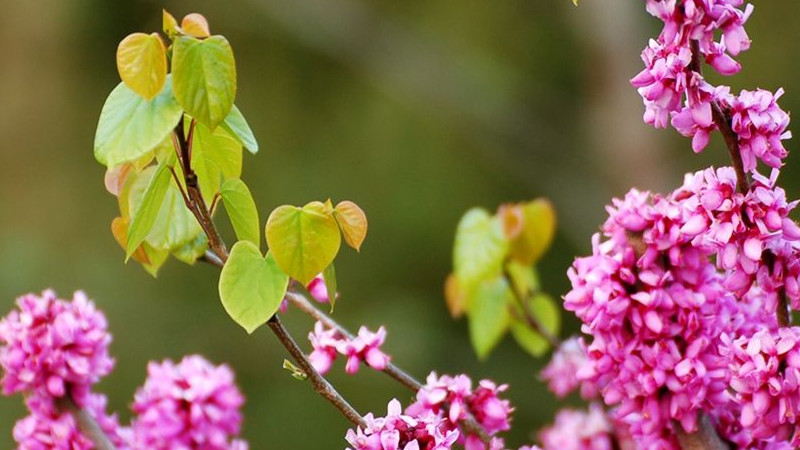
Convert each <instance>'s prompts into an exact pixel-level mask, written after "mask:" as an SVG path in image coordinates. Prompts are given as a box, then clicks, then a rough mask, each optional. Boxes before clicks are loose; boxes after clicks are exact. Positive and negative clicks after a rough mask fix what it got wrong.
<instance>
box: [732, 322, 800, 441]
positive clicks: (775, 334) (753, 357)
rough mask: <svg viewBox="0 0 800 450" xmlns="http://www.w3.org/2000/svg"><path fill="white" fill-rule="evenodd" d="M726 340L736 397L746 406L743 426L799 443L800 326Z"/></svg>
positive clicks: (760, 436) (764, 435)
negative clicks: (796, 426) (797, 426)
mask: <svg viewBox="0 0 800 450" xmlns="http://www.w3.org/2000/svg"><path fill="white" fill-rule="evenodd" d="M722 340H723V344H724V345H723V350H724V352H725V353H726V354H727V356H728V357H729V360H730V364H731V365H730V369H731V371H732V372H733V376H732V378H731V381H730V385H731V387H732V388H733V390H734V399H735V401H736V402H737V403H738V404H740V405H741V413H740V416H739V423H740V424H741V426H742V427H743V428H744V429H747V430H749V431H751V433H752V435H753V437H754V438H756V439H769V438H775V439H776V440H778V441H786V440H788V439H790V438H791V439H792V440H791V444H792V445H794V446H797V445H800V435H798V434H797V433H794V428H795V426H794V425H795V424H797V423H798V422H800V327H784V328H780V329H778V330H777V331H770V330H762V331H758V332H756V333H755V334H754V335H753V336H752V337H746V336H740V337H738V338H736V339H735V340H733V339H732V338H731V337H729V336H727V335H725V336H723V339H722Z"/></svg>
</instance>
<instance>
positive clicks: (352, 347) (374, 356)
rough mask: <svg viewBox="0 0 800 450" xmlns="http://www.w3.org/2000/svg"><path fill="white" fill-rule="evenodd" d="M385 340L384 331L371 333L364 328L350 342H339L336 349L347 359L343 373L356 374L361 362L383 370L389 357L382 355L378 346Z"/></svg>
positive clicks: (381, 329) (381, 328)
mask: <svg viewBox="0 0 800 450" xmlns="http://www.w3.org/2000/svg"><path fill="white" fill-rule="evenodd" d="M385 340H386V329H385V328H384V327H380V328H378V331H377V332H375V333H373V332H371V331H369V330H368V329H367V328H366V327H363V326H362V327H361V328H359V330H358V335H357V336H356V337H355V338H353V339H350V340H340V341H339V343H338V344H337V345H336V349H337V350H338V351H339V353H341V354H342V355H344V356H345V357H346V358H347V365H346V366H345V371H346V372H347V373H349V374H354V373H356V372H358V367H359V365H360V363H361V361H365V362H366V363H367V365H368V366H370V367H372V368H373V369H375V370H383V369H385V368H386V365H387V364H389V356H388V355H387V354H385V353H383V352H382V351H381V349H380V346H381V345H383V341H385Z"/></svg>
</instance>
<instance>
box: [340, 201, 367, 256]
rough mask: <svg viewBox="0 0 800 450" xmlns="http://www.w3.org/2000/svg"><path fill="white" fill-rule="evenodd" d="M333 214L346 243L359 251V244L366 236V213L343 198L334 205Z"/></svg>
mask: <svg viewBox="0 0 800 450" xmlns="http://www.w3.org/2000/svg"><path fill="white" fill-rule="evenodd" d="M333 216H334V217H335V218H336V222H338V223H339V228H340V229H341V230H342V235H343V236H344V241H345V242H347V245H349V246H350V247H353V248H354V249H356V251H360V250H361V244H362V243H363V242H364V238H366V237H367V226H368V225H367V215H366V214H364V211H363V210H362V209H361V208H359V207H358V205H356V204H355V203H353V202H351V201H347V200H345V201H343V202H339V204H338V205H336V208H334V210H333Z"/></svg>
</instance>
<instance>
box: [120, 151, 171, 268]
mask: <svg viewBox="0 0 800 450" xmlns="http://www.w3.org/2000/svg"><path fill="white" fill-rule="evenodd" d="M145 170H146V171H150V170H154V172H153V176H152V178H150V179H149V182H148V184H147V188H146V189H145V190H144V193H143V194H142V197H141V200H140V201H139V202H138V205H137V206H136V207H135V208H133V210H132V211H131V217H132V219H131V224H130V228H129V229H128V242H127V245H126V247H125V248H126V250H125V260H126V261H127V260H128V258H130V257H131V255H132V254H133V252H135V251H136V249H137V248H138V247H139V245H140V244H141V243H142V242H144V240H145V238H146V237H147V235H148V233H150V230H151V229H152V228H153V225H154V224H155V222H156V219H157V218H158V215H159V214H158V213H159V211H160V210H161V205H162V204H163V203H164V198H165V197H166V195H167V189H168V188H169V180H170V172H169V167H167V165H165V164H161V165H159V166H158V168H155V169H150V168H148V169H145ZM142 175H143V176H142V177H141V179H142V180H144V179H147V178H146V176H144V175H145V174H144V172H143V173H142Z"/></svg>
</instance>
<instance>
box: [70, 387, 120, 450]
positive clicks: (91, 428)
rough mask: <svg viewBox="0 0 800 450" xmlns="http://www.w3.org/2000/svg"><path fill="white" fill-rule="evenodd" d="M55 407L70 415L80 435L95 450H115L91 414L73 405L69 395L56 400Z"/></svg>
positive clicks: (73, 402)
mask: <svg viewBox="0 0 800 450" xmlns="http://www.w3.org/2000/svg"><path fill="white" fill-rule="evenodd" d="M56 406H57V407H58V409H59V410H61V411H65V412H68V413H70V414H71V415H72V417H73V418H74V419H75V422H77V424H78V429H80V431H81V434H82V435H83V436H84V437H85V438H87V439H89V440H90V441H92V443H93V444H94V448H96V449H97V450H116V447H114V444H112V443H111V440H110V439H109V438H108V436H107V435H106V434H105V432H103V430H102V429H101V428H100V426H99V425H98V424H97V422H96V421H95V420H94V418H93V417H92V416H91V414H89V413H88V412H87V411H86V410H84V409H81V408H80V407H79V406H78V405H77V404H75V401H74V400H72V397H71V396H70V395H69V394H67V395H66V396H64V397H60V398H58V399H56Z"/></svg>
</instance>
